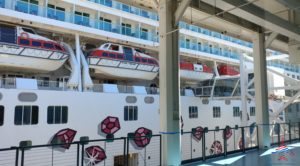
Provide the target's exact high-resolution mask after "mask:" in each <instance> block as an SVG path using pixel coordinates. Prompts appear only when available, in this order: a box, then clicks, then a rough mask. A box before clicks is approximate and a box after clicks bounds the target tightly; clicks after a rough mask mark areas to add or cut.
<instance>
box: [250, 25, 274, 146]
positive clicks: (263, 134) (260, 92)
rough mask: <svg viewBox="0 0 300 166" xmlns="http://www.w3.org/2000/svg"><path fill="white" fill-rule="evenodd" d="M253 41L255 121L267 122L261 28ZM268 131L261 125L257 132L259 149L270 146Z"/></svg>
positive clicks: (264, 59) (263, 50) (267, 128)
mask: <svg viewBox="0 0 300 166" xmlns="http://www.w3.org/2000/svg"><path fill="white" fill-rule="evenodd" d="M253 43H254V46H253V55H254V86H255V104H256V110H257V114H256V121H257V123H258V124H269V108H268V88H267V86H268V84H267V69H266V49H265V35H264V33H263V32H262V30H260V32H257V33H255V34H254V39H253ZM269 133H270V128H269V126H268V125H262V129H261V130H260V132H259V139H260V140H261V141H260V144H259V148H260V149H263V148H269V147H270V136H269Z"/></svg>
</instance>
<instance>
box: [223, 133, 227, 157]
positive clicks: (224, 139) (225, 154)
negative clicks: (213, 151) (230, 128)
mask: <svg viewBox="0 0 300 166" xmlns="http://www.w3.org/2000/svg"><path fill="white" fill-rule="evenodd" d="M223 141H224V142H223V143H224V156H225V157H226V156H227V139H226V128H225V129H224V130H223Z"/></svg>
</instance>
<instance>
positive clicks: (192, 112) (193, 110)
mask: <svg viewBox="0 0 300 166" xmlns="http://www.w3.org/2000/svg"><path fill="white" fill-rule="evenodd" d="M189 118H190V119H196V118H198V107H197V106H190V107H189Z"/></svg>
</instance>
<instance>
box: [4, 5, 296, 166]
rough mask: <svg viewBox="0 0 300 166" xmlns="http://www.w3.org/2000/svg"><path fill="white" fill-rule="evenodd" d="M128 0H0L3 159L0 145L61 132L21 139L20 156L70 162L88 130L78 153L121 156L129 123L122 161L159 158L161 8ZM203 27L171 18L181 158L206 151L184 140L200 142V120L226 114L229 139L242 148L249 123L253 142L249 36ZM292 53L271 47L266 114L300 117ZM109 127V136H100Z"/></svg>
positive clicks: (108, 158) (219, 143)
mask: <svg viewBox="0 0 300 166" xmlns="http://www.w3.org/2000/svg"><path fill="white" fill-rule="evenodd" d="M125 2H126V1H125ZM125 2H123V1H120V2H119V1H116V0H0V133H1V134H0V135H1V136H0V165H14V163H15V162H16V163H17V162H20V161H16V159H15V158H14V157H12V156H13V155H14V153H15V151H10V152H9V153H8V152H6V151H3V152H2V151H1V149H5V148H10V147H19V146H21V145H25V146H38V145H51V144H60V143H65V144H64V145H60V146H56V147H52V148H50V147H46V146H43V147H42V146H41V147H40V149H39V148H32V149H25V158H22V159H21V160H22V162H23V163H25V164H24V165H30V166H35V165H43V164H44V165H61V166H65V165H76V164H75V163H76V162H78V161H77V160H76V157H70V156H72V155H74V154H75V153H76V150H78V149H77V146H76V145H73V144H72V143H74V142H77V141H82V140H85V141H88V140H95V141H94V142H89V143H88V144H85V145H84V146H82V149H81V150H82V151H84V153H83V154H84V155H82V156H81V157H82V159H83V160H81V161H82V164H83V165H87V166H94V165H122V163H123V162H124V160H125V157H124V156H123V146H125V144H123V138H124V137H129V136H130V135H135V136H142V137H141V138H139V139H133V140H130V141H129V142H130V143H129V144H127V150H128V151H130V157H129V158H127V159H128V160H129V161H127V162H129V163H130V165H151V166H154V165H160V160H159V158H160V153H159V150H157V148H155V147H157V146H159V145H160V140H159V139H158V137H159V134H163V133H162V132H161V131H160V118H159V116H160V109H159V92H160V88H161V87H160V86H159V71H160V67H159V55H158V47H159V17H158V14H157V12H156V11H155V9H153V8H149V6H148V5H147V4H144V5H138V4H137V3H134V2H132V3H125ZM127 2H128V1H127ZM147 2H148V1H147ZM147 2H146V3H147ZM209 28H210V27H207V26H205V25H201V24H199V25H198V24H194V23H192V22H189V21H187V20H184V19H183V21H180V23H179V33H180V36H179V46H180V63H179V64H178V65H179V68H180V80H181V81H180V93H181V97H180V100H181V103H180V110H181V133H180V134H181V135H182V136H181V141H182V144H181V148H182V152H181V154H182V156H181V159H182V160H183V161H184V160H189V159H194V158H199V157H200V156H202V152H203V151H202V148H203V145H202V146H196V147H194V148H193V150H191V149H190V146H192V145H193V144H201V143H200V140H201V138H202V134H201V133H202V132H204V130H206V129H208V130H210V129H213V130H217V131H218V130H219V129H223V128H225V127H226V126H230V127H231V128H232V129H231V128H229V129H228V130H226V139H227V145H226V148H227V151H229V150H239V149H242V146H241V144H242V139H241V138H242V135H241V133H240V132H237V131H236V130H235V129H234V128H237V129H238V128H239V127H240V126H242V125H245V124H246V126H250V127H249V129H247V134H246V136H245V140H246V141H245V142H246V145H245V146H246V147H250V148H251V147H255V146H257V144H258V140H257V134H256V133H257V131H256V130H257V128H256V127H255V125H256V118H255V115H256V111H255V101H254V95H255V94H254V84H253V83H254V82H253V78H254V74H253V72H254V71H253V68H254V67H253V49H252V48H253V44H252V42H249V41H245V40H241V39H238V35H237V36H233V35H231V34H227V33H226V32H221V31H214V30H210V29H209ZM277 45H280V43H279V44H278V43H277ZM288 58H289V55H288V54H287V53H286V52H284V50H283V49H282V47H280V46H279V49H277V50H275V49H267V65H268V66H267V69H268V71H267V74H268V89H269V94H268V95H269V108H270V110H269V112H270V115H272V116H270V123H272V124H276V123H284V122H289V121H292V120H293V119H292V118H295V119H294V120H295V121H296V120H297V118H300V117H299V116H298V114H297V113H296V112H297V110H298V109H297V108H298V106H299V105H298V104H297V103H294V101H290V99H291V98H293V97H294V95H295V94H296V93H297V91H298V89H284V87H285V86H288V85H289V86H296V85H297V84H298V83H299V80H300V72H299V70H300V66H299V65H293V64H290V63H289V62H288ZM241 82H243V83H245V84H244V85H241ZM245 85H246V86H245ZM242 91H244V92H242ZM245 93H246V94H245ZM242 95H244V96H242ZM243 107H244V108H246V109H247V118H246V122H243V121H242V119H243V118H242V116H241V115H242V113H241V112H242V110H243ZM284 110H288V111H287V113H286V112H285V111H284ZM292 112H295V114H294V115H292ZM276 113H278V114H276ZM291 115H292V116H291ZM244 119H245V118H244ZM188 132H192V133H193V136H191V135H190V134H188V135H186V134H184V133H188ZM199 133H200V134H199ZM175 134H176V133H175ZM177 134H178V133H177ZM270 134H271V135H272V138H274V139H275V138H277V136H275V135H276V132H275V131H273V130H272V132H271V133H270ZM293 134H295V135H296V132H294V133H293ZM273 135H274V137H273ZM223 137H225V136H224V135H223V134H222V132H213V133H210V134H207V135H206V143H205V145H206V146H205V147H204V148H205V150H204V151H205V152H206V155H208V156H209V155H217V154H221V153H222V152H223V151H224V142H223V139H224V138H223ZM243 137H244V136H243ZM150 138H151V139H150ZM105 139H107V140H113V141H112V142H111V141H104V142H97V141H96V140H105ZM78 147H79V144H78ZM83 147H84V148H83ZM22 153H24V151H22ZM22 156H23V155H22ZM23 157H24V156H23ZM51 157H52V159H51ZM63 158H68V160H67V161H66V160H63ZM41 163H43V164H41Z"/></svg>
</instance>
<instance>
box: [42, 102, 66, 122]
mask: <svg viewBox="0 0 300 166" xmlns="http://www.w3.org/2000/svg"><path fill="white" fill-rule="evenodd" d="M67 122H68V107H67V106H49V107H48V111H47V123H48V124H64V123H67Z"/></svg>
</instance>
